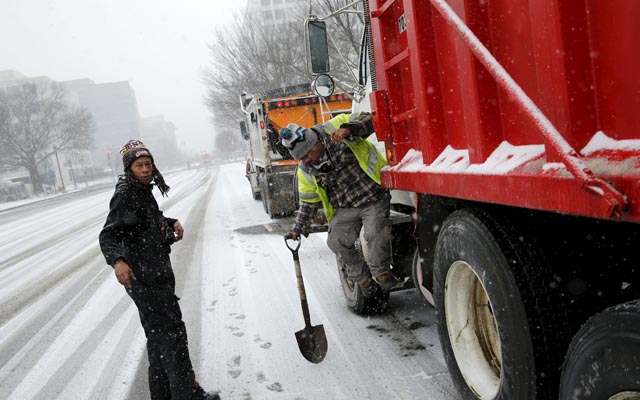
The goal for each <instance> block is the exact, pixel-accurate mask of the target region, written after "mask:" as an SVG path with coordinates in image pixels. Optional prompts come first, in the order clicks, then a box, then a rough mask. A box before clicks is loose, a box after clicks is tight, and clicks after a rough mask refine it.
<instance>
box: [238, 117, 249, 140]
mask: <svg viewBox="0 0 640 400" xmlns="http://www.w3.org/2000/svg"><path fill="white" fill-rule="evenodd" d="M240 135H242V138H243V139H244V140H249V131H248V130H247V123H246V122H245V121H240Z"/></svg>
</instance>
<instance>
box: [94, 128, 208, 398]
mask: <svg viewBox="0 0 640 400" xmlns="http://www.w3.org/2000/svg"><path fill="white" fill-rule="evenodd" d="M120 154H121V155H122V163H123V165H124V174H123V175H121V176H120V178H119V180H118V183H117V185H116V190H115V193H114V194H113V197H112V198H111V203H110V210H109V215H108V216H107V221H106V222H105V224H104V227H103V228H102V232H100V247H101V249H102V253H103V254H104V257H105V259H106V260H107V264H109V265H110V266H112V267H113V268H114V271H115V274H116V278H117V279H118V282H120V284H122V285H123V286H124V287H125V288H126V291H127V294H128V295H129V296H130V297H131V298H132V299H133V301H134V303H135V304H136V306H137V307H138V312H139V314H140V322H141V323H142V327H143V328H144V332H145V335H146V337H147V353H148V357H149V389H150V392H151V399H153V400H155V399H184V400H186V399H208V400H215V399H219V398H220V397H219V396H218V395H217V394H207V393H205V391H204V390H203V389H202V387H200V385H199V384H198V382H197V381H196V379H195V374H194V372H193V367H192V365H191V359H190V358H189V348H188V345H187V331H186V328H185V325H184V322H183V321H182V312H181V310H180V305H179V304H178V300H179V299H178V297H177V296H176V295H175V294H174V290H175V277H174V275H173V270H172V268H171V260H170V259H169V253H170V252H171V247H170V246H171V244H173V243H174V242H175V241H179V240H182V237H183V234H184V230H183V228H182V225H181V224H180V221H178V220H177V219H172V218H167V217H165V216H163V215H162V211H160V209H159V208H158V203H157V202H156V199H155V198H154V197H153V193H152V190H153V184H155V185H156V186H157V187H158V189H159V190H160V192H161V193H162V195H163V196H166V194H167V192H168V191H169V186H167V184H166V183H165V182H164V178H163V177H162V175H161V174H160V172H159V171H158V169H157V168H156V166H155V164H154V162H153V157H152V156H151V153H150V152H149V150H148V149H147V148H145V146H144V144H143V143H142V142H141V141H139V140H130V141H129V142H127V143H126V144H125V145H124V146H123V147H122V149H121V150H120Z"/></svg>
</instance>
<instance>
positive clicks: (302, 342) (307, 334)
mask: <svg viewBox="0 0 640 400" xmlns="http://www.w3.org/2000/svg"><path fill="white" fill-rule="evenodd" d="M289 239H291V234H287V235H285V236H284V243H285V244H286V245H287V247H288V248H289V250H291V254H293V264H294V266H295V268H296V277H297V278H298V292H300V304H301V305H302V315H303V316H304V329H302V330H301V331H298V332H296V340H297V341H298V347H299V348H300V353H302V356H303V357H304V358H306V359H307V360H308V361H311V362H312V363H315V364H317V363H319V362H321V361H322V360H324V356H326V355H327V336H326V335H325V333H324V326H322V325H317V326H312V325H311V317H310V316H309V304H308V303H307V293H306V292H305V290H304V281H303V280H302V271H301V270H300V259H299V258H298V249H299V248H300V241H301V240H302V238H299V239H298V246H297V247H296V248H292V247H291V246H289V242H287V240H289Z"/></svg>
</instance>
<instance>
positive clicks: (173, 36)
mask: <svg viewBox="0 0 640 400" xmlns="http://www.w3.org/2000/svg"><path fill="white" fill-rule="evenodd" d="M245 4H246V0H181V1H177V0H0V49H2V50H1V54H0V70H7V69H13V70H16V71H18V72H20V73H22V74H24V75H27V76H29V77H33V76H42V75H44V76H48V77H50V78H52V79H54V80H56V81H63V80H71V79H80V78H90V79H92V80H93V81H94V82H96V83H104V82H115V81H129V82H130V83H131V85H132V86H133V89H134V90H135V92H136V96H137V100H138V107H139V110H140V115H141V116H142V117H148V116H152V115H159V114H161V115H164V117H165V119H166V120H168V121H171V122H173V123H174V124H175V125H176V127H177V132H176V133H177V135H178V144H179V145H180V146H181V147H185V148H186V149H189V150H191V152H201V151H209V150H210V148H211V146H212V143H213V140H212V139H213V127H212V126H211V124H210V122H209V121H210V114H209V113H208V111H207V110H206V108H205V107H204V105H202V103H203V97H204V93H205V89H204V85H203V84H202V73H201V71H202V70H203V69H204V68H206V67H207V65H208V63H209V51H208V48H207V46H206V43H207V42H211V40H212V38H213V32H214V31H215V30H216V29H218V28H221V27H223V26H225V25H226V24H230V23H231V22H232V21H233V13H234V12H235V13H239V12H240V11H241V10H242V9H243V8H244V6H245Z"/></svg>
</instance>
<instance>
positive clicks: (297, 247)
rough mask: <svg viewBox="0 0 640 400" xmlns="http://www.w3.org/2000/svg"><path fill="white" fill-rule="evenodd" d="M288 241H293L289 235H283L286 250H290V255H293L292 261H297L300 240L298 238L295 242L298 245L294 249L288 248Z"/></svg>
mask: <svg viewBox="0 0 640 400" xmlns="http://www.w3.org/2000/svg"><path fill="white" fill-rule="evenodd" d="M289 240H293V238H292V237H291V234H290V233H287V234H286V235H284V244H285V245H287V248H288V249H289V250H291V254H293V259H294V260H298V249H299V248H300V244H301V243H302V239H301V238H298V240H296V242H298V245H297V246H296V247H295V248H294V247H292V246H289V242H288V241H289Z"/></svg>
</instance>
